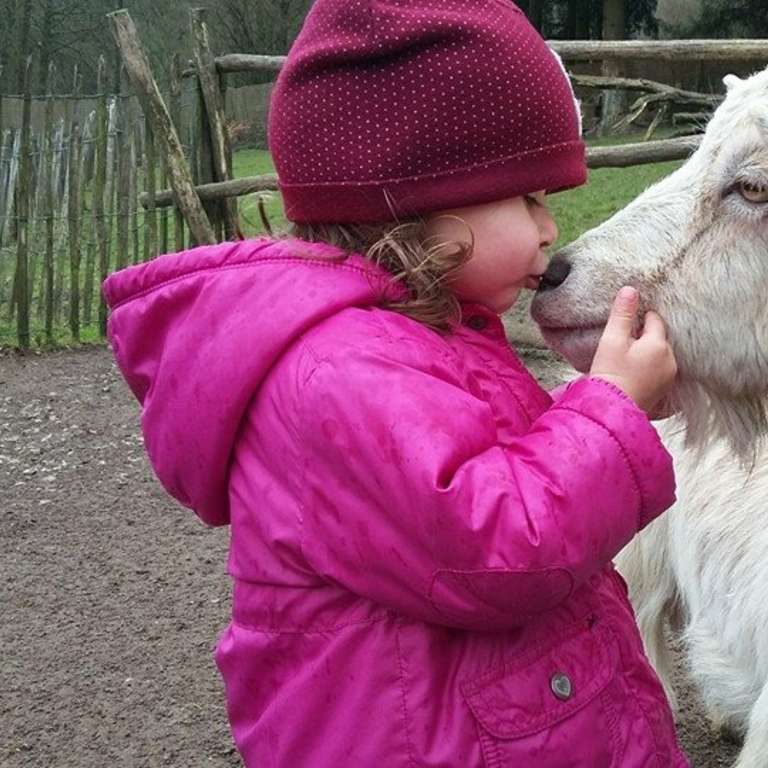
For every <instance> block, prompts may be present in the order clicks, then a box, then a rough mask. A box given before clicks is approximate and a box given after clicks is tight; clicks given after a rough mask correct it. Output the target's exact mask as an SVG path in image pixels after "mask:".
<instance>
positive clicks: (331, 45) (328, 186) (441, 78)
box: [269, 0, 586, 221]
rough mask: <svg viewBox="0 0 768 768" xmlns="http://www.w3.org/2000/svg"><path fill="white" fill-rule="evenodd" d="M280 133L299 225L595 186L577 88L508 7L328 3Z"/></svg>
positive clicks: (320, 5) (488, 3)
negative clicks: (588, 181) (589, 181)
mask: <svg viewBox="0 0 768 768" xmlns="http://www.w3.org/2000/svg"><path fill="white" fill-rule="evenodd" d="M269 135H270V148H271V150H272V153H273V156H274V159H275V164H276V167H277V171H278V176H279V178H280V184H281V188H282V190H283V194H284V197H285V202H286V211H287V213H288V215H289V217H290V218H292V219H294V220H297V221H301V220H304V221H366V220H368V221H371V220H378V219H387V218H391V212H392V211H391V207H390V206H391V205H392V203H393V201H394V205H395V209H396V211H397V212H398V213H411V212H426V211H428V210H438V209H440V208H444V207H451V206H453V205H459V204H471V203H473V202H483V201H485V200H488V199H497V198H498V197H499V196H511V195H513V194H521V193H522V192H527V191H533V190H535V189H542V188H550V189H555V188H562V187H567V186H574V185H576V184H579V183H582V182H583V181H584V179H585V174H586V171H585V167H584V163H583V153H584V147H583V144H582V142H581V140H580V116H579V115H578V112H577V108H576V107H575V106H574V98H573V93H572V90H571V87H570V83H569V82H568V79H567V77H566V76H564V74H563V71H562V69H561V65H560V64H559V62H558V60H557V59H556V58H555V56H554V55H553V54H552V52H551V51H550V49H549V48H548V47H547V45H546V43H544V41H543V40H542V39H541V37H540V36H539V35H538V33H537V32H536V31H535V30H534V29H533V28H532V27H531V25H530V24H529V23H528V21H527V19H526V18H525V16H524V14H523V13H522V12H521V11H520V10H519V9H518V8H517V7H516V6H514V5H513V4H512V3H511V2H508V1H507V0H317V2H316V3H315V5H314V6H313V8H312V9H311V11H310V13H309V15H308V16H307V19H306V21H305V24H304V27H303V29H302V31H301V33H300V35H299V37H298V39H297V40H296V43H295V44H294V46H293V48H292V49H291V52H290V54H289V56H288V60H287V62H286V65H285V67H284V69H283V71H282V72H281V74H280V77H279V78H278V82H277V85H276V87H275V89H274V92H273V97H272V105H271V109H270V128H269ZM521 185H522V186H521ZM531 185H533V186H531ZM453 201H456V202H453Z"/></svg>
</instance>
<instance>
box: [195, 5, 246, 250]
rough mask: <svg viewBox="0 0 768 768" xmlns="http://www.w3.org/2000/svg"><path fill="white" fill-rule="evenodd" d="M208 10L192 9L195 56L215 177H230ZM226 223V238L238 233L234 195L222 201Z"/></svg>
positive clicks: (222, 109)
mask: <svg viewBox="0 0 768 768" xmlns="http://www.w3.org/2000/svg"><path fill="white" fill-rule="evenodd" d="M204 14H205V11H204V10H203V9H202V8H195V9H192V10H190V26H191V29H192V39H193V40H194V56H195V67H196V69H197V76H198V79H199V81H200V90H201V92H202V95H203V102H204V104H205V112H206V114H207V116H208V125H209V127H210V135H211V148H212V151H213V171H214V179H213V180H214V181H229V179H230V176H229V167H228V165H229V154H230V149H229V135H228V133H227V124H226V119H225V117H224V103H223V97H222V93H221V90H220V89H219V76H218V72H217V71H216V60H215V58H214V56H213V54H212V53H211V46H210V42H209V38H208V26H207V24H206V23H205V20H204ZM223 210H224V226H225V230H226V235H227V239H229V240H234V239H235V238H236V237H237V233H238V231H239V226H238V222H237V207H236V204H235V201H234V200H232V199H231V198H225V199H224V202H223Z"/></svg>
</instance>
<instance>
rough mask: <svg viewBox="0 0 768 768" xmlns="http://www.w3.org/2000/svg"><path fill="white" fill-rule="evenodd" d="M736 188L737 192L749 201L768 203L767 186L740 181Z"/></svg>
mask: <svg viewBox="0 0 768 768" xmlns="http://www.w3.org/2000/svg"><path fill="white" fill-rule="evenodd" d="M737 189H738V191H739V194H740V195H741V196H742V197H743V198H744V199H745V200H746V201H747V202H749V203H768V187H761V186H758V185H757V184H751V183H750V182H748V181H740V182H739V184H738V187H737Z"/></svg>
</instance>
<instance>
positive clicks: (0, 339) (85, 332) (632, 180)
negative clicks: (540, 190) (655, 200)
mask: <svg viewBox="0 0 768 768" xmlns="http://www.w3.org/2000/svg"><path fill="white" fill-rule="evenodd" d="M661 137H663V134H661V135H660V136H659V138H661ZM640 139H641V136H639V135H625V136H621V137H616V136H610V137H606V138H603V139H599V140H590V141H589V142H588V143H589V144H590V145H592V146H607V145H613V144H620V143H627V142H632V141H640ZM680 165H682V162H681V161H678V162H671V163H657V164H654V165H640V166H634V167H632V168H601V169H598V170H594V171H592V172H591V173H590V176H589V183H588V184H587V185H585V186H584V187H580V188H579V189H574V190H570V191H568V192H562V193H560V194H557V195H553V196H552V197H551V198H550V199H549V205H550V209H551V210H552V213H553V215H554V217H555V221H556V222H557V224H558V228H559V230H560V237H559V240H558V243H557V246H562V245H565V244H567V243H569V242H571V241H572V240H574V239H575V238H577V237H578V236H579V235H581V234H582V233H583V232H585V231H587V230H588V229H591V228H592V227H595V226H597V225H598V224H600V223H601V222H603V221H605V220H606V219H608V218H610V217H611V216H612V215H613V214H614V213H615V212H616V211H618V210H620V209H621V208H623V207H624V206H625V205H627V203H629V202H630V201H631V200H633V199H634V198H635V197H637V196H638V195H639V194H640V193H641V192H642V191H643V190H645V189H647V188H648V187H649V186H651V185H652V184H654V183H655V182H657V181H659V180H660V179H662V178H663V177H664V176H667V175H668V174H670V173H671V172H672V171H674V170H676V169H677V168H679V167H680ZM265 173H274V166H273V164H272V159H271V157H270V155H269V153H268V152H266V151H264V150H257V149H243V150H240V151H239V152H237V153H236V154H235V157H234V175H235V177H236V178H242V177H245V176H256V175H261V174H265ZM239 210H240V217H241V223H242V229H243V232H244V233H245V235H246V236H247V237H253V236H257V235H259V234H262V233H263V226H262V223H261V219H260V216H259V214H258V208H257V196H256V195H247V196H245V197H242V198H240V200H239ZM266 211H267V216H268V218H269V220H270V222H271V224H272V227H273V229H274V230H280V229H282V228H283V227H284V226H285V223H286V222H285V218H284V215H283V207H282V201H281V199H280V195H279V194H278V193H276V192H275V193H269V194H267V195H266ZM140 223H141V222H140ZM171 230H172V225H171ZM114 236H115V231H114V228H113V237H114ZM9 255H11V254H10V253H7V254H3V256H4V257H5V258H7V257H8V256H9ZM61 263H63V265H64V266H65V268H66V265H67V264H68V260H67V258H66V257H65V258H63V259H61ZM82 269H83V271H84V263H83V266H82ZM33 316H34V312H33ZM31 336H32V343H33V346H36V347H39V348H43V347H44V343H43V339H44V333H43V328H42V327H41V326H40V325H39V324H38V323H36V321H34V320H33V321H32V329H31ZM81 339H82V342H83V343H90V342H95V341H98V333H97V331H96V328H95V326H88V327H83V328H82V329H81ZM15 344H16V329H15V325H12V324H9V323H8V322H7V307H6V306H3V307H0V348H2V347H12V346H14V345H15ZM71 344H72V339H71V337H70V335H69V331H68V329H67V328H66V327H63V326H58V327H57V328H56V334H55V342H54V346H69V345H71Z"/></svg>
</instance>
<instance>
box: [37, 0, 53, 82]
mask: <svg viewBox="0 0 768 768" xmlns="http://www.w3.org/2000/svg"><path fill="white" fill-rule="evenodd" d="M52 38H53V0H45V3H44V4H43V28H42V30H41V31H40V61H39V62H38V69H37V92H38V93H48V90H47V87H48V75H49V68H50V65H51V50H52V49H53V40H52Z"/></svg>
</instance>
